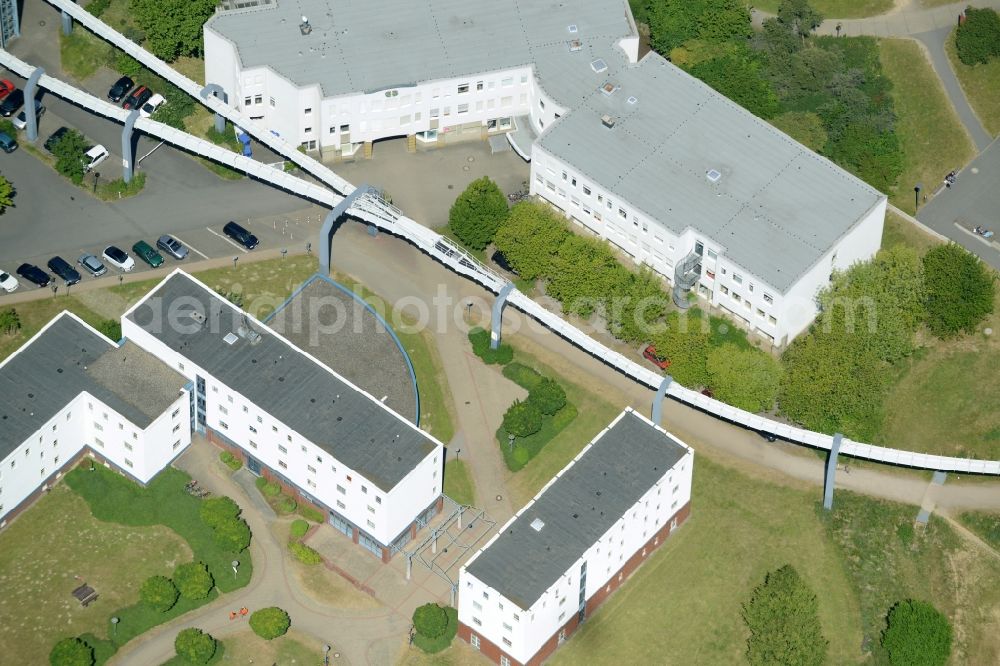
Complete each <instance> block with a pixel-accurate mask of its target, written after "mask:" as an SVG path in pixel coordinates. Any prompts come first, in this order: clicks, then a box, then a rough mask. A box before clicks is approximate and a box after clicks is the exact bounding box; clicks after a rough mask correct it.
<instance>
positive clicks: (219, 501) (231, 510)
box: [198, 495, 242, 528]
mask: <svg viewBox="0 0 1000 666" xmlns="http://www.w3.org/2000/svg"><path fill="white" fill-rule="evenodd" d="M241 511H242V509H240V505H239V504H237V503H236V502H234V501H233V500H232V498H230V497H226V496H225V495H221V496H219V497H209V498H208V499H206V500H202V503H201V507H199V509H198V515H199V516H201V521H202V522H203V523H205V524H206V525H208V526H209V527H213V528H214V527H218V526H219V525H221V524H222V523H224V522H226V521H229V520H234V519H235V518H238V517H239V515H240V512H241Z"/></svg>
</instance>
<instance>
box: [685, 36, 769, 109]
mask: <svg viewBox="0 0 1000 666" xmlns="http://www.w3.org/2000/svg"><path fill="white" fill-rule="evenodd" d="M691 75H692V76H695V77H697V78H699V79H701V80H702V81H704V82H705V83H707V84H708V85H710V86H711V87H712V88H715V90H717V91H718V92H720V93H722V94H723V95H725V96H726V97H728V98H729V99H731V100H733V101H734V102H736V103H737V104H739V105H740V106H742V107H743V108H744V109H746V110H747V111H749V112H750V113H752V114H754V115H755V116H760V117H761V118H770V117H771V116H773V115H775V114H776V113H777V112H778V110H779V108H780V105H779V102H778V95H777V93H775V91H774V88H773V86H772V85H771V82H770V81H769V80H768V79H767V77H766V76H765V75H764V72H763V70H762V67H761V63H760V61H759V60H757V59H756V58H755V57H753V56H752V54H751V52H750V50H749V48H748V47H747V46H745V45H744V46H741V47H740V48H739V49H737V50H736V51H734V52H733V53H730V54H727V55H725V56H723V57H721V58H715V59H712V60H708V61H705V62H702V63H698V64H697V65H695V66H694V67H692V68H691Z"/></svg>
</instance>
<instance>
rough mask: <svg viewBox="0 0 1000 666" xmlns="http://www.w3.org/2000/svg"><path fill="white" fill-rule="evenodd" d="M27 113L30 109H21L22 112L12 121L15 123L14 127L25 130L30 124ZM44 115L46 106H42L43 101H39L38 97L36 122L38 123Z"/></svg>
mask: <svg viewBox="0 0 1000 666" xmlns="http://www.w3.org/2000/svg"><path fill="white" fill-rule="evenodd" d="M27 113H28V110H27V109H25V110H24V111H21V113H19V114H17V117H15V118H14V120H12V121H11V122H12V123H13V124H14V127H16V128H17V129H19V130H23V129H24V128H25V127H27V126H28V116H27ZM44 115H45V107H44V106H42V103H41V102H39V101H38V100H37V99H36V100H35V122H36V123H37V122H38V121H39V120H41V119H42V116H44ZM35 127H38V125H35Z"/></svg>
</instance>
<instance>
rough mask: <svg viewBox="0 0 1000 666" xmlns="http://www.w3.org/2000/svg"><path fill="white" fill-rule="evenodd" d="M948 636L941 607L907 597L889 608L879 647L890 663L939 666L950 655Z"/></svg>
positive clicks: (947, 628) (948, 626)
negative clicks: (880, 646) (882, 649)
mask: <svg viewBox="0 0 1000 666" xmlns="http://www.w3.org/2000/svg"><path fill="white" fill-rule="evenodd" d="M951 637H952V632H951V625H950V624H949V623H948V618H946V617H945V616H944V615H943V614H942V613H941V611H939V610H938V609H936V608H934V606H932V605H931V604H929V603H926V602H923V601H914V600H913V599H907V600H906V601H901V602H899V603H897V604H896V605H894V606H893V607H892V608H891V609H890V610H889V615H888V617H887V624H886V628H885V631H884V632H882V647H883V648H884V649H885V652H886V655H887V656H888V658H889V663H890V664H891V665H892V666H904V665H905V666H942V665H943V664H945V663H947V661H948V658H949V657H950V656H951Z"/></svg>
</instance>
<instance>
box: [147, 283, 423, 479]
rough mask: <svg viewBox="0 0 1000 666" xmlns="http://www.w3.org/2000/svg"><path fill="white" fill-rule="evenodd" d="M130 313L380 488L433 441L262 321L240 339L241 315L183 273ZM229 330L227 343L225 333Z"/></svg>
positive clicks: (420, 456)
mask: <svg viewBox="0 0 1000 666" xmlns="http://www.w3.org/2000/svg"><path fill="white" fill-rule="evenodd" d="M192 312H200V313H202V314H203V315H204V317H205V319H204V323H203V324H202V323H200V322H199V321H198V320H197V319H195V317H193V316H192V314H191V313H192ZM168 313H169V314H168ZM128 318H129V319H130V320H131V321H133V322H135V323H136V324H138V325H139V326H140V327H142V328H143V329H144V330H146V331H147V332H149V333H150V334H152V335H154V336H155V337H156V338H158V339H159V340H160V341H161V342H163V343H164V344H165V345H167V347H169V348H170V349H172V350H174V351H176V352H178V353H179V354H181V355H182V356H185V357H186V358H188V359H190V360H191V361H192V362H193V363H195V364H196V365H198V366H200V367H202V368H204V369H205V371H206V372H208V373H209V374H211V375H212V376H214V377H215V378H217V379H218V380H219V381H221V382H222V383H223V384H225V385H226V386H228V387H230V388H231V389H233V390H234V391H236V392H238V393H240V394H241V395H243V396H244V397H246V398H247V399H248V400H250V401H251V402H253V403H254V404H255V405H257V406H258V407H259V408H260V409H261V410H262V411H264V412H266V413H268V414H270V415H271V416H273V417H274V418H276V419H278V420H279V421H281V422H282V423H284V424H285V425H286V426H288V427H290V428H292V429H294V430H295V431H296V432H297V433H299V434H300V435H302V436H303V437H305V438H306V439H308V440H309V441H311V442H312V443H314V444H316V445H317V446H319V447H320V448H322V449H324V450H325V451H327V452H328V453H330V454H331V455H332V456H334V457H335V458H337V460H339V461H340V462H342V463H343V464H344V465H347V466H348V467H350V468H351V469H353V470H356V471H357V472H358V473H359V474H363V475H364V476H365V477H366V478H367V479H369V480H370V481H371V482H372V483H373V484H375V485H376V486H378V487H379V488H380V489H381V490H383V491H385V492H388V491H390V490H392V488H393V487H394V486H395V485H396V484H397V483H398V482H399V481H401V480H402V479H403V478H404V477H405V476H406V475H407V474H408V473H409V472H410V471H412V470H413V468H414V467H416V466H417V464H418V463H420V462H421V461H422V460H423V459H424V458H426V457H427V455H428V454H429V453H430V452H431V451H433V450H434V448H435V447H436V444H435V442H434V441H433V440H432V439H430V438H429V437H428V436H427V435H426V434H424V433H423V432H421V431H420V430H418V429H416V428H415V427H413V426H411V425H409V424H408V423H407V422H406V421H405V420H404V419H403V418H402V417H400V416H397V415H396V414H393V413H392V412H390V411H389V410H388V409H386V408H385V407H384V406H382V405H381V404H379V403H378V402H377V401H376V400H375V399H373V398H372V397H371V396H369V395H366V394H364V393H363V392H361V391H360V390H359V389H358V388H357V387H355V386H353V385H351V384H349V383H347V382H346V381H344V380H343V379H341V378H339V377H338V376H337V375H335V374H334V373H333V372H331V371H330V370H329V369H327V368H326V367H324V366H323V365H321V364H320V363H318V362H316V361H314V360H313V359H311V358H309V357H308V356H306V355H305V354H304V353H303V352H302V351H301V350H299V349H298V348H297V347H295V346H294V345H292V344H290V343H288V342H286V341H285V340H283V339H281V338H279V337H277V336H276V335H275V334H274V333H273V332H272V331H271V330H270V329H268V328H267V327H266V326H264V325H263V324H261V323H260V322H257V321H256V320H254V319H249V322H250V325H251V328H252V329H253V330H254V331H256V332H257V333H259V334H260V341H259V342H258V343H257V344H254V345H251V344H250V342H249V341H248V340H246V339H243V338H241V337H239V336H238V335H237V334H236V330H237V328H239V327H240V325H241V324H242V323H243V317H242V313H240V312H239V311H238V310H236V309H234V308H233V307H232V306H231V305H230V304H229V303H228V302H227V301H225V300H223V299H222V298H221V297H220V296H218V295H217V294H215V293H214V292H212V291H211V290H209V289H207V288H205V287H203V286H202V285H200V284H199V283H197V282H196V281H194V280H192V279H191V278H190V277H188V276H187V275H185V274H183V273H175V274H173V275H171V276H170V277H169V278H167V279H166V280H164V281H163V282H162V283H161V284H160V285H159V286H158V287H157V288H156V289H155V290H154V291H153V292H152V293H151V294H150V295H149V297H147V299H146V300H145V301H144V302H142V303H141V304H140V305H139V306H138V307H137V308H136V309H135V310H133V311H132V312H131V313H129V315H128ZM161 322H164V323H168V322H176V325H173V326H172V325H160V323H161ZM230 333H232V334H233V335H234V336H235V337H236V338H237V339H236V341H235V342H233V343H232V344H229V343H227V342H226V340H225V339H224V338H226V336H227V335H228V334H230Z"/></svg>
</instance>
